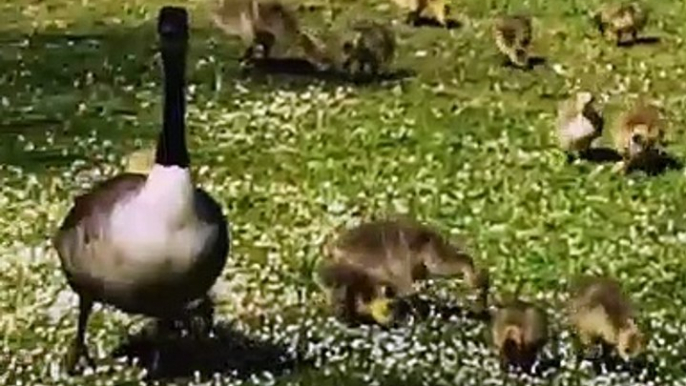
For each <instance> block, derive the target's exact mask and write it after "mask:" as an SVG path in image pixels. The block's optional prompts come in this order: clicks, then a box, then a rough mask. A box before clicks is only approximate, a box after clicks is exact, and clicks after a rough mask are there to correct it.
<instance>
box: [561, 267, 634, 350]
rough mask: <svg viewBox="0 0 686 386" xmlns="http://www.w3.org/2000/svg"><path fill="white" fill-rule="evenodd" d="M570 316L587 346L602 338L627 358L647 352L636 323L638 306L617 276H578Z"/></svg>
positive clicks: (574, 285) (572, 292)
mask: <svg viewBox="0 0 686 386" xmlns="http://www.w3.org/2000/svg"><path fill="white" fill-rule="evenodd" d="M569 315H570V316H569V321H570V323H571V325H572V327H573V328H574V330H575V332H576V334H577V337H578V339H579V341H580V342H579V343H581V344H582V346H583V347H584V348H589V347H590V346H592V345H593V344H594V343H597V342H598V341H600V342H603V343H605V344H607V345H610V346H613V347H615V348H616V349H617V352H618V353H619V356H620V357H621V358H623V359H624V360H629V359H630V358H632V357H635V356H637V355H638V354H640V353H641V352H642V351H643V348H644V346H645V342H644V336H643V334H642V332H641V330H640V329H639V327H638V325H637V324H636V319H635V310H634V307H633V305H632V304H631V302H630V301H629V299H628V298H627V297H626V295H625V294H624V292H623V291H622V288H621V286H620V284H619V282H617V281H616V280H614V279H611V278H606V277H592V276H582V277H580V278H577V280H576V281H575V282H574V283H573V286H572V289H571V299H570V301H569Z"/></svg>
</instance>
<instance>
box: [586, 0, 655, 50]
mask: <svg viewBox="0 0 686 386" xmlns="http://www.w3.org/2000/svg"><path fill="white" fill-rule="evenodd" d="M593 21H594V23H595V25H596V27H597V28H598V31H600V33H601V34H603V36H608V35H612V36H613V37H614V38H615V41H616V43H617V45H622V44H627V43H635V42H636V41H637V39H638V33H639V32H641V31H642V30H643V29H644V27H645V25H646V23H647V22H648V12H647V10H646V9H645V8H644V7H643V6H641V4H639V3H638V2H626V1H625V2H621V3H608V4H603V6H602V7H601V8H600V9H599V10H598V11H597V12H596V13H595V14H594V15H593ZM627 38H628V39H630V40H627Z"/></svg>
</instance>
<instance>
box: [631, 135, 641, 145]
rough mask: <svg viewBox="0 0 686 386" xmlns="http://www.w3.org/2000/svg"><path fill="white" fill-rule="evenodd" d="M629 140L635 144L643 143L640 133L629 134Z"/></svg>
mask: <svg viewBox="0 0 686 386" xmlns="http://www.w3.org/2000/svg"><path fill="white" fill-rule="evenodd" d="M631 142H633V143H635V144H637V145H641V144H643V136H642V135H641V134H637V133H635V134H633V135H632V136H631Z"/></svg>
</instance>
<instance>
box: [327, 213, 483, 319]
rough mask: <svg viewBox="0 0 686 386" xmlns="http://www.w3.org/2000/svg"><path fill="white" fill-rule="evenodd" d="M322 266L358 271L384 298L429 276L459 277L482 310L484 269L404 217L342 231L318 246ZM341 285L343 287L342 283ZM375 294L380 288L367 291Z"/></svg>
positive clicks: (407, 289) (408, 289)
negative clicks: (324, 261) (474, 292)
mask: <svg viewBox="0 0 686 386" xmlns="http://www.w3.org/2000/svg"><path fill="white" fill-rule="evenodd" d="M324 253H325V256H326V258H327V262H328V264H334V265H343V266H346V267H351V268H354V269H356V270H358V271H359V272H363V273H364V275H366V277H369V278H372V279H371V281H372V282H373V283H375V285H378V283H382V284H383V285H384V287H385V291H386V292H387V294H388V297H389V298H402V297H407V296H409V295H412V294H413V293H414V288H413V285H414V282H415V281H418V280H423V279H426V278H428V277H429V275H436V276H452V275H456V274H462V275H464V278H465V281H466V282H467V284H468V285H469V286H470V287H471V288H472V289H474V290H477V291H478V303H477V308H478V309H479V311H483V310H486V308H487V297H488V288H489V276H488V272H487V271H486V270H484V269H478V268H476V267H475V266H474V263H473V260H472V258H471V257H470V256H469V255H468V254H467V253H466V252H465V251H463V250H461V249H460V248H458V247H456V246H454V245H452V244H450V243H449V242H448V241H447V240H446V239H445V238H444V237H443V236H441V235H440V234H439V233H437V232H436V231H435V230H433V229H432V228H430V227H428V226H426V225H423V224H420V223H418V222H415V221H412V220H409V219H392V220H376V221H370V222H365V223H362V224H361V225H359V226H357V227H354V228H351V229H348V230H346V231H345V232H343V233H342V234H341V235H340V236H339V237H337V238H336V239H334V240H332V241H331V242H328V243H326V244H325V246H324ZM341 286H344V287H346V286H349V285H347V284H346V283H345V282H343V283H342V284H341ZM372 292H374V293H378V292H380V291H378V290H377V291H372Z"/></svg>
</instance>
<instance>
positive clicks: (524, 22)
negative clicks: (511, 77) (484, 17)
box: [493, 15, 532, 67]
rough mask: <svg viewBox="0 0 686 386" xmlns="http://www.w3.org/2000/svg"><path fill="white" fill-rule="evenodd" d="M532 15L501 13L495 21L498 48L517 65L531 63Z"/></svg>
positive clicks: (522, 65) (494, 35)
mask: <svg viewBox="0 0 686 386" xmlns="http://www.w3.org/2000/svg"><path fill="white" fill-rule="evenodd" d="M531 36H532V25H531V17H529V16H525V15H512V16H508V15H501V16H498V17H496V18H495V20H494V21H493V38H494V39H495V44H496V47H497V48H498V50H499V51H500V52H501V53H502V54H503V55H505V56H506V57H507V58H508V59H509V61H510V63H512V64H513V65H515V66H517V67H528V66H529V65H530V60H529V49H530V46H531Z"/></svg>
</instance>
